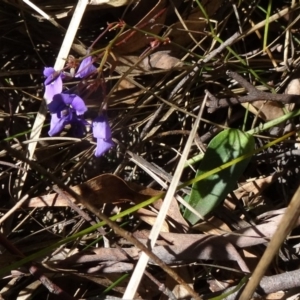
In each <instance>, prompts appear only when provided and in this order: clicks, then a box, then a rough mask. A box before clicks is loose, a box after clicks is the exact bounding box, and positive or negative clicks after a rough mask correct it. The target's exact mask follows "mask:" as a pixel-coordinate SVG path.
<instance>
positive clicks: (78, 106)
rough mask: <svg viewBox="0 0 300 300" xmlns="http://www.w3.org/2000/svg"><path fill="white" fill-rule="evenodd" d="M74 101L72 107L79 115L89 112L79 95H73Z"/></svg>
mask: <svg viewBox="0 0 300 300" xmlns="http://www.w3.org/2000/svg"><path fill="white" fill-rule="evenodd" d="M72 96H74V97H73V101H72V104H71V105H72V107H73V108H74V109H75V110H76V114H77V115H82V114H84V113H85V112H86V111H87V107H86V105H85V103H84V101H83V100H82V99H81V98H80V97H79V96H77V95H75V94H72Z"/></svg>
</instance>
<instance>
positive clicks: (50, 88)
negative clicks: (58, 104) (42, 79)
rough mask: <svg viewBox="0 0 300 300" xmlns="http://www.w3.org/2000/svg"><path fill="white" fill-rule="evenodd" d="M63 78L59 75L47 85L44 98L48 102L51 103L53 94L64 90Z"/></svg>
mask: <svg viewBox="0 0 300 300" xmlns="http://www.w3.org/2000/svg"><path fill="white" fill-rule="evenodd" d="M62 86H63V84H62V79H61V76H58V77H57V78H56V79H55V80H54V81H52V82H51V83H50V84H48V85H45V93H44V98H45V99H46V102H47V103H50V102H51V101H52V99H53V96H54V95H56V94H59V93H61V92H62Z"/></svg>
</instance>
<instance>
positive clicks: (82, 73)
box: [75, 56, 97, 78]
mask: <svg viewBox="0 0 300 300" xmlns="http://www.w3.org/2000/svg"><path fill="white" fill-rule="evenodd" d="M95 70H97V68H96V67H95V66H94V65H93V58H92V57H91V56H88V57H86V58H85V59H83V60H82V62H81V64H80V66H79V68H78V71H77V73H76V75H75V77H77V78H78V77H80V78H84V77H87V76H89V75H90V74H92V73H93V72H94V71H95Z"/></svg>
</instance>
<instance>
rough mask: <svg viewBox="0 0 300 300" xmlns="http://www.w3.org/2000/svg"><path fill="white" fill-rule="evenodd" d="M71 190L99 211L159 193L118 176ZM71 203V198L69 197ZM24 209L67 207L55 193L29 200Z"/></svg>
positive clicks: (104, 177) (106, 177)
mask: <svg viewBox="0 0 300 300" xmlns="http://www.w3.org/2000/svg"><path fill="white" fill-rule="evenodd" d="M72 189H73V190H74V191H75V192H76V193H78V194H79V195H81V196H82V198H83V199H84V200H85V201H87V202H88V203H89V204H90V205H92V206H94V207H95V208H97V209H99V208H101V207H102V205H103V204H104V203H112V204H117V203H122V202H131V201H132V202H135V203H140V202H142V201H145V200H147V199H149V195H151V196H152V195H157V194H158V193H159V191H155V190H153V189H149V188H146V187H143V186H139V185H135V184H132V183H127V182H125V181H124V180H123V179H121V178H120V177H118V176H115V175H112V174H103V175H100V176H97V177H95V178H92V179H90V180H89V181H87V182H85V183H83V184H79V185H76V186H74V187H72ZM70 199H71V200H72V201H74V199H73V198H71V197H70ZM24 206H26V207H41V206H68V203H67V202H66V200H65V199H64V198H61V197H60V196H58V195H57V194H56V193H55V194H50V195H46V196H40V197H35V198H31V199H30V200H29V201H28V202H27V203H25V204H24Z"/></svg>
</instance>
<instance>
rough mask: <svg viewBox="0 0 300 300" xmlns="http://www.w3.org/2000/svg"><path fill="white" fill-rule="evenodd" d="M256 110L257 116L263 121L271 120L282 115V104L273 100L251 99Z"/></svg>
mask: <svg viewBox="0 0 300 300" xmlns="http://www.w3.org/2000/svg"><path fill="white" fill-rule="evenodd" d="M251 105H253V106H254V107H255V108H256V109H257V110H258V112H257V114H258V116H259V117H260V118H261V119H263V120H264V121H271V120H274V119H276V118H278V117H281V116H283V115H284V112H283V105H282V104H281V103H280V102H275V101H262V100H259V101H253V102H251Z"/></svg>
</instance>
